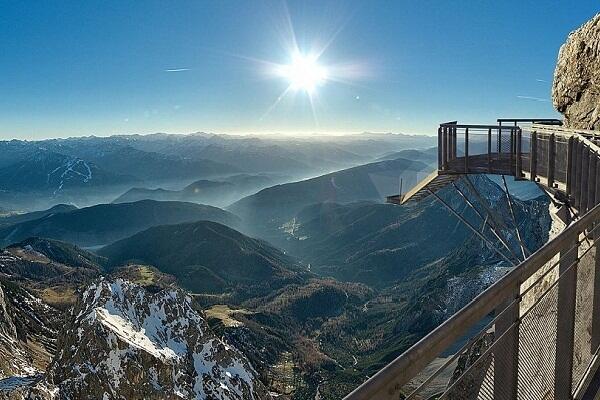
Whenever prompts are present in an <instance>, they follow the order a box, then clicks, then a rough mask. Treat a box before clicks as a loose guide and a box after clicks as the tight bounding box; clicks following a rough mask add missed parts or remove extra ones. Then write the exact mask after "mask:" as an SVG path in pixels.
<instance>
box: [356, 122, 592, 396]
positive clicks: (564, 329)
mask: <svg viewBox="0 0 600 400" xmlns="http://www.w3.org/2000/svg"><path fill="white" fill-rule="evenodd" d="M497 122H498V123H497V124H496V125H460V124H458V123H456V122H451V123H445V124H441V125H440V128H439V130H438V170H437V171H435V173H433V174H432V175H430V176H429V177H427V178H426V179H425V180H424V181H423V182H421V183H420V184H418V185H417V186H416V187H415V188H413V189H411V190H410V191H408V192H407V193H405V194H400V195H398V196H391V197H390V198H388V201H389V202H391V203H396V204H404V203H407V202H409V201H419V200H421V199H423V198H425V197H426V196H428V195H435V197H436V198H438V200H440V201H442V202H443V199H441V198H440V197H439V196H438V195H436V194H435V193H436V191H437V190H439V189H440V188H442V187H444V186H445V185H448V184H453V180H454V179H457V178H458V177H460V176H465V175H468V174H479V173H486V174H500V175H510V176H513V177H515V178H516V179H522V180H531V181H533V182H536V183H537V184H538V185H540V187H542V188H543V189H544V190H545V191H546V192H547V193H548V194H550V195H551V196H552V197H553V201H554V203H555V205H556V206H557V207H560V210H562V215H563V219H564V222H565V226H566V228H565V229H564V230H563V231H561V232H559V233H557V234H556V236H555V237H554V238H553V239H552V240H551V241H550V242H548V243H547V244H546V245H545V246H543V247H542V248H541V249H539V250H538V251H537V252H535V253H534V254H529V253H528V252H526V251H525V249H524V248H523V254H522V258H521V259H520V262H519V263H517V265H516V266H515V267H514V268H513V269H512V270H510V272H509V273H507V274H506V275H504V276H503V277H502V278H501V279H499V280H498V281H497V282H496V283H494V284H493V285H491V286H490V287H489V288H488V289H487V290H485V291H484V292H483V293H481V294H480V295H479V296H477V297H476V298H475V299H474V300H473V301H472V302H470V303H469V304H468V305H467V306H465V307H464V308H463V309H461V310H460V311H458V312H457V313H456V314H454V315H453V316H452V317H450V318H449V319H448V320H446V321H445V322H444V323H442V324H441V325H440V326H439V327H437V328H436V329H435V330H433V331H432V332H431V333H429V334H428V335H427V336H425V337H424V338H423V339H421V340H420V341H419V342H417V343H416V344H414V345H413V346H412V347H411V348H409V349H408V350H407V351H406V352H404V353H403V354H401V355H400V356H399V357H398V358H396V359H395V360H394V361H392V362H391V363H390V364H389V365H387V366H386V367H385V368H383V369H382V370H381V371H379V372H378V373H377V374H375V375H374V376H372V377H371V378H370V379H369V380H368V381H367V382H365V383H364V384H363V385H361V386H360V387H359V388H357V389H356V390H355V391H353V392H352V393H351V394H350V395H348V396H347V399H348V400H359V399H378V400H379V399H382V400H384V399H506V400H508V399H534V400H537V399H539V400H546V399H561V400H562V399H592V398H595V396H597V394H598V393H597V391H598V388H599V387H600V372H598V371H599V368H598V366H599V365H600V253H598V251H599V248H600V240H599V238H600V229H599V228H600V205H599V203H600V147H599V146H598V143H600V133H598V132H595V131H584V130H571V129H565V128H563V127H561V126H560V125H559V124H558V121H556V120H505V119H500V120H498V121H497ZM525 123H527V125H525ZM466 181H467V182H468V180H466ZM463 197H464V196H463ZM507 197H508V201H509V204H510V197H509V196H508V193H507ZM465 201H467V202H468V201H469V200H468V199H466V198H465ZM451 211H453V213H455V215H456V216H457V217H459V218H461V216H460V215H459V214H458V213H456V211H454V210H452V209H451ZM490 212H491V213H493V210H490ZM464 222H466V221H464ZM485 225H486V224H485V223H484V226H485ZM471 228H473V227H471ZM473 230H474V229H473ZM474 231H475V230H474ZM490 231H494V225H493V224H492V225H490ZM475 233H477V234H478V235H479V236H480V237H481V238H482V239H484V240H488V244H489V243H490V242H489V240H494V239H493V238H491V239H490V238H486V237H484V235H483V234H482V233H481V232H475ZM516 233H517V235H518V234H519V232H518V229H517V231H516ZM496 238H497V240H498V242H497V247H498V248H497V249H496V251H497V252H498V253H500V250H501V249H502V246H501V243H502V244H504V242H503V239H502V237H501V236H499V235H496ZM597 254H599V255H598V256H597ZM506 260H509V259H508V258H506ZM509 261H512V258H511V259H510V260H509Z"/></svg>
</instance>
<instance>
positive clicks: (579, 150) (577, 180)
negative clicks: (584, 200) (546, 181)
mask: <svg viewBox="0 0 600 400" xmlns="http://www.w3.org/2000/svg"><path fill="white" fill-rule="evenodd" d="M575 152H576V153H577V162H576V163H575V191H574V193H573V195H574V197H575V204H574V205H575V208H577V211H578V213H579V215H582V213H581V193H582V180H581V170H582V167H583V142H581V141H579V140H578V141H577V147H576V149H575Z"/></svg>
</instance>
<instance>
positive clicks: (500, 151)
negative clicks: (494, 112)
mask: <svg viewBox="0 0 600 400" xmlns="http://www.w3.org/2000/svg"><path fill="white" fill-rule="evenodd" d="M501 157H502V122H499V123H498V158H501Z"/></svg>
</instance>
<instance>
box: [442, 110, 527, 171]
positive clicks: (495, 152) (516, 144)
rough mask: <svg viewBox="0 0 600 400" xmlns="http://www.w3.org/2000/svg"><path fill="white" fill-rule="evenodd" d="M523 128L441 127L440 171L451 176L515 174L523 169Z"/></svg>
mask: <svg viewBox="0 0 600 400" xmlns="http://www.w3.org/2000/svg"><path fill="white" fill-rule="evenodd" d="M521 133H522V131H521V128H519V127H518V126H502V125H460V124H457V123H456V122H449V123H445V124H441V125H440V127H439V129H438V165H439V167H438V169H439V171H440V172H447V173H463V174H469V173H486V172H487V173H498V174H506V175H513V174H514V173H515V168H517V167H519V168H520V166H519V165H518V163H519V162H520V160H521V157H520V154H521V152H522V151H523V149H522V148H521V144H522V143H523V141H522V139H521Z"/></svg>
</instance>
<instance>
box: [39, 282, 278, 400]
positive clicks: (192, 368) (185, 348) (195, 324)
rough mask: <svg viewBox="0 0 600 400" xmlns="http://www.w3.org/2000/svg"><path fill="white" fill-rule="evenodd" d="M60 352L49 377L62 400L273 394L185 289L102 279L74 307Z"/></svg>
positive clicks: (248, 396) (196, 397) (52, 365)
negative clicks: (155, 289)
mask: <svg viewBox="0 0 600 400" xmlns="http://www.w3.org/2000/svg"><path fill="white" fill-rule="evenodd" d="M58 349H59V350H58V353H57V355H56V357H55V359H54V361H53V362H52V364H51V365H50V367H49V369H48V376H47V381H48V382H51V383H52V384H54V385H55V386H56V389H58V393H60V395H59V397H60V398H77V399H88V398H89V399H133V398H145V399H222V400H225V399H236V400H238V399H239V400H242V399H244V400H246V399H257V400H258V399H266V398H270V397H269V394H268V392H267V390H266V388H265V387H264V386H263V384H262V383H261V382H260V381H259V380H258V378H257V376H256V372H255V371H254V369H253V368H252V366H251V365H250V363H249V362H248V360H247V359H246V358H245V357H244V355H243V354H242V353H240V352H239V351H237V350H236V349H234V348H232V347H230V346H228V345H227V344H226V343H224V342H223V341H222V340H220V339H219V338H217V337H216V336H215V335H214V334H213V333H212V332H211V331H210V328H209V327H208V325H207V324H206V322H205V321H204V319H203V317H202V316H201V315H200V313H199V312H198V311H196V310H195V309H194V308H193V307H192V301H191V298H190V296H188V295H187V294H185V293H184V292H182V291H180V290H175V289H173V290H161V291H158V292H157V293H149V292H148V291H146V290H145V289H144V288H142V287H140V286H137V285H135V284H132V283H130V282H127V281H125V280H122V279H115V280H101V281H99V282H98V283H96V284H93V285H91V286H90V287H89V288H88V289H87V290H86V291H85V293H84V294H83V297H82V300H81V301H80V302H79V303H78V304H77V305H76V306H75V307H74V309H73V310H72V313H71V316H70V321H69V323H68V328H67V329H66V330H65V331H64V332H63V333H62V334H61V335H60V338H59V340H58Z"/></svg>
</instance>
